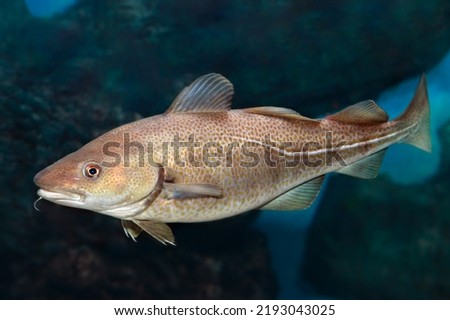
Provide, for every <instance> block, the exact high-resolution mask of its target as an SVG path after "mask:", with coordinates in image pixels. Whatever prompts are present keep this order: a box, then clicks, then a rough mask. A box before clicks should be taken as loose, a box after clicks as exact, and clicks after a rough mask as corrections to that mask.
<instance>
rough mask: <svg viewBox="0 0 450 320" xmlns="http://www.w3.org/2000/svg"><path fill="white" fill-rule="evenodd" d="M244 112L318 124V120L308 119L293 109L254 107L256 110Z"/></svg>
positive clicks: (250, 109) (249, 109) (251, 109)
mask: <svg viewBox="0 0 450 320" xmlns="http://www.w3.org/2000/svg"><path fill="white" fill-rule="evenodd" d="M243 111H244V112H247V113H253V114H259V115H263V116H268V117H280V118H286V119H294V120H304V121H314V122H318V120H314V119H311V118H307V117H305V116H302V115H301V114H299V113H298V112H297V111H295V110H292V109H287V108H280V107H254V108H247V109H243Z"/></svg>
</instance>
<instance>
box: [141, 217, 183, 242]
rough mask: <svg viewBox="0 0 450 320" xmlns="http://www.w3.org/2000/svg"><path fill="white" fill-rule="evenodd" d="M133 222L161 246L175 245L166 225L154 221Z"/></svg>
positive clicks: (170, 231) (170, 230)
mask: <svg viewBox="0 0 450 320" xmlns="http://www.w3.org/2000/svg"><path fill="white" fill-rule="evenodd" d="M133 222H134V223H135V224H136V225H138V226H139V227H140V228H141V229H142V230H144V231H145V232H147V233H148V234H149V235H151V236H152V237H153V238H155V239H156V240H158V241H159V242H161V243H162V244H164V245H167V244H171V245H173V246H174V245H175V237H174V235H173V233H172V229H170V227H169V226H168V225H167V224H166V223H164V222H160V221H155V220H133Z"/></svg>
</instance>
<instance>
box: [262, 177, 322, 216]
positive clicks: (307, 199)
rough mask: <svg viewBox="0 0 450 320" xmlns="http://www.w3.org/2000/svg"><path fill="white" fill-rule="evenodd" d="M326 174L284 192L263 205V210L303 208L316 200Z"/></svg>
mask: <svg viewBox="0 0 450 320" xmlns="http://www.w3.org/2000/svg"><path fill="white" fill-rule="evenodd" d="M324 177H325V176H320V177H317V178H315V179H312V180H310V181H308V182H306V183H304V184H301V185H300V186H298V187H295V188H294V189H291V190H289V191H288V192H286V193H284V194H282V195H281V196H279V197H278V198H275V199H274V200H272V201H271V202H269V203H267V204H266V205H265V206H263V207H262V208H261V209H262V210H285V211H288V210H302V209H306V208H308V207H309V206H311V204H312V203H313V202H314V200H315V199H316V197H317V195H318V194H319V191H320V187H321V186H322V183H323V180H324Z"/></svg>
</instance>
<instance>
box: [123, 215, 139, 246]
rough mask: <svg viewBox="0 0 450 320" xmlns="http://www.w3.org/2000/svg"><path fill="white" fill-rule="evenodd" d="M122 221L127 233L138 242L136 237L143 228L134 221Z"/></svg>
mask: <svg viewBox="0 0 450 320" xmlns="http://www.w3.org/2000/svg"><path fill="white" fill-rule="evenodd" d="M121 222H122V228H123V231H124V232H125V235H126V236H127V237H130V238H131V239H133V241H134V242H136V238H137V237H138V236H139V235H140V234H141V232H142V228H141V227H139V226H138V225H137V224H135V223H134V222H133V221H129V220H121Z"/></svg>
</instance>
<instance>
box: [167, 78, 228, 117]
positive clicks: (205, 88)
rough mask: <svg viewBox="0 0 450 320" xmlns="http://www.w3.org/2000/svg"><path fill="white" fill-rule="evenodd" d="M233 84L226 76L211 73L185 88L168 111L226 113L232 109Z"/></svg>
mask: <svg viewBox="0 0 450 320" xmlns="http://www.w3.org/2000/svg"><path fill="white" fill-rule="evenodd" d="M233 94H234V89H233V84H232V83H231V82H230V81H228V79H227V78H225V77H224V76H222V75H220V74H217V73H210V74H206V75H204V76H201V77H200V78H198V79H197V80H195V81H194V82H193V83H192V84H191V85H189V86H188V87H186V88H184V89H183V90H182V91H181V92H180V93H179V94H178V96H177V97H176V98H175V100H174V101H173V102H172V104H171V105H170V107H169V109H167V111H166V114H168V113H174V112H190V113H192V112H224V111H228V110H230V109H231V99H232V98H233Z"/></svg>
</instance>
